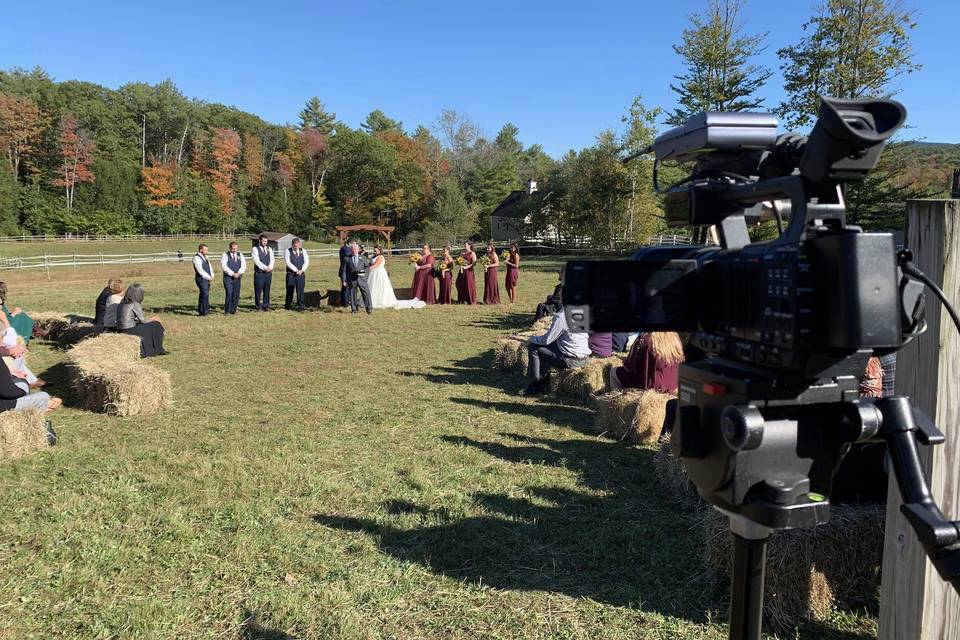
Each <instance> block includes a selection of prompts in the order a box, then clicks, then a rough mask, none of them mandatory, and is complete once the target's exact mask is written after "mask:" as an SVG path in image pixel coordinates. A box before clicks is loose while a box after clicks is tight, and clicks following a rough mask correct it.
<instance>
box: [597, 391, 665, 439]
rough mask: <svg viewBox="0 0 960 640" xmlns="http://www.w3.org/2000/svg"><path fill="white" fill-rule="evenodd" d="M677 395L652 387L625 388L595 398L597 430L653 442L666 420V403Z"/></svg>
mask: <svg viewBox="0 0 960 640" xmlns="http://www.w3.org/2000/svg"><path fill="white" fill-rule="evenodd" d="M670 402H674V403H675V402H676V398H675V397H674V396H672V395H669V394H666V393H659V392H658V391H654V390H653V389H628V390H626V391H623V392H615V393H608V394H606V395H603V396H600V397H599V398H597V420H596V423H595V426H596V429H597V431H599V432H600V433H603V434H607V435H610V436H612V437H614V438H616V439H617V440H629V441H630V442H633V443H636V444H647V445H649V444H654V443H656V442H657V440H658V439H659V438H660V434H661V433H662V432H663V427H664V423H665V422H666V420H667V405H668V403H670Z"/></svg>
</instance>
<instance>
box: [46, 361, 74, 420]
mask: <svg viewBox="0 0 960 640" xmlns="http://www.w3.org/2000/svg"><path fill="white" fill-rule="evenodd" d="M38 377H40V378H42V379H43V380H45V381H46V382H47V386H45V387H44V388H43V391H46V392H47V393H49V394H50V395H52V396H56V397H58V398H62V399H63V406H65V407H71V408H74V409H82V407H81V406H80V402H79V400H78V399H77V396H76V394H74V392H73V387H71V386H70V371H69V370H68V369H67V364H66V363H65V362H58V363H57V364H55V365H53V366H52V367H49V368H47V369H45V370H44V371H42V372H41V373H40V374H38Z"/></svg>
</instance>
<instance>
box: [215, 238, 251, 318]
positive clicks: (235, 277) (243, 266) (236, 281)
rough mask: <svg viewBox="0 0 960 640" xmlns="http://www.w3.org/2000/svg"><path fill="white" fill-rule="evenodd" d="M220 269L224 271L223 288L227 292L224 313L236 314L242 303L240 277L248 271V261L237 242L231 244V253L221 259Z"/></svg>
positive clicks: (226, 253) (228, 252) (227, 252)
mask: <svg viewBox="0 0 960 640" xmlns="http://www.w3.org/2000/svg"><path fill="white" fill-rule="evenodd" d="M220 268H221V269H223V288H224V289H225V290H226V292H227V300H226V302H225V303H224V308H223V312H224V313H226V314H234V313H236V312H237V304H238V303H239V302H240V276H242V275H243V272H244V271H246V270H247V259H246V258H244V257H243V254H242V253H240V245H238V244H237V243H236V242H231V243H230V249H229V251H225V252H224V254H223V257H222V258H220Z"/></svg>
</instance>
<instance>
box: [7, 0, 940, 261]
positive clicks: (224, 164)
mask: <svg viewBox="0 0 960 640" xmlns="http://www.w3.org/2000/svg"><path fill="white" fill-rule="evenodd" d="M744 11H745V4H744V0H708V1H707V3H706V5H705V8H704V9H703V10H702V11H701V12H698V13H696V14H694V15H692V16H691V17H690V20H689V25H688V27H687V29H685V30H684V31H683V33H682V34H680V38H679V42H678V43H677V44H676V45H675V46H674V48H673V49H674V53H675V55H677V56H679V57H680V59H681V61H682V62H683V68H684V72H683V73H681V74H680V75H678V76H677V77H676V78H675V82H674V83H673V84H672V85H671V87H672V89H673V92H674V94H675V97H676V104H674V105H672V107H670V108H669V109H665V108H664V107H661V106H651V105H646V104H644V102H643V101H642V99H641V98H640V97H637V98H636V99H635V100H634V102H633V103H632V104H631V105H630V107H629V108H628V109H627V110H626V112H625V113H624V116H623V122H622V126H621V127H620V129H619V130H617V131H614V130H607V131H603V132H601V133H600V134H599V135H598V136H597V138H596V142H595V144H594V145H592V146H591V147H589V148H586V149H581V150H579V151H573V150H572V151H570V152H568V153H567V154H565V155H563V156H562V157H561V158H558V159H554V158H551V157H550V156H548V155H547V154H546V153H544V151H543V149H542V148H541V147H540V146H539V145H536V144H533V145H530V146H524V145H523V144H522V143H521V142H520V139H519V133H520V132H519V130H518V129H517V127H516V126H515V125H513V124H511V123H507V124H504V125H503V126H502V127H501V128H500V130H499V131H498V132H497V134H496V135H495V136H488V135H485V134H484V132H483V131H482V130H481V129H480V127H479V126H477V124H476V123H475V122H474V121H473V120H472V119H471V118H470V117H469V116H467V115H466V114H463V113H458V112H455V111H452V110H445V111H443V112H441V113H440V115H439V116H438V117H437V118H436V119H435V120H434V121H433V122H432V123H429V126H424V125H419V126H416V127H413V128H406V127H404V125H403V123H401V122H398V121H396V120H394V119H392V118H390V117H389V116H388V115H387V114H385V113H384V112H383V111H381V110H379V109H376V110H374V111H372V112H371V113H370V114H369V115H368V116H367V118H366V120H365V121H364V122H363V123H361V124H360V125H359V126H358V127H356V128H353V127H351V126H349V125H348V124H347V123H344V122H342V121H341V120H339V119H337V117H336V114H335V113H333V112H331V111H329V110H328V109H327V107H326V106H325V105H324V103H323V102H322V101H321V100H320V99H319V98H318V97H313V98H310V99H309V100H307V101H306V103H305V104H304V107H303V109H302V111H300V113H299V121H298V122H297V123H295V124H287V125H277V124H273V123H269V122H266V121H264V120H263V119H261V118H259V117H258V116H256V115H254V114H250V113H246V112H244V111H241V110H239V109H235V108H233V107H228V106H224V105H220V104H211V103H206V102H202V101H199V100H196V99H190V98H188V97H187V96H184V95H183V94H182V93H181V92H180V90H179V89H177V87H176V86H175V85H174V83H173V82H172V81H170V80H167V81H164V82H161V83H159V84H157V85H149V84H145V83H130V84H126V85H123V86H121V87H119V88H118V89H116V90H114V89H109V88H106V87H102V86H99V85H96V84H93V83H89V82H82V81H66V82H55V81H54V80H53V79H51V78H50V77H49V76H48V75H47V74H46V73H45V72H44V71H43V70H42V69H39V68H36V69H33V70H31V71H25V70H22V69H12V70H9V71H0V155H2V156H3V158H4V160H5V162H4V163H3V166H2V167H0V234H17V233H21V232H29V233H38V234H43V233H70V232H74V233H92V234H114V233H210V232H227V233H232V232H238V231H255V230H261V229H270V230H282V231H292V232H294V233H297V234H299V235H303V236H306V237H316V238H321V237H324V236H325V235H326V234H327V232H328V231H329V230H330V229H331V228H332V227H333V226H334V225H337V224H359V223H369V222H378V223H382V224H391V225H394V226H396V227H397V228H398V233H399V235H400V236H408V237H411V238H415V239H420V238H424V239H428V240H431V241H433V242H448V241H452V240H457V239H463V238H470V237H483V236H485V235H486V234H487V222H486V219H487V218H486V217H487V215H489V213H490V212H492V211H493V209H494V208H495V207H496V206H497V205H498V204H499V203H500V202H501V201H502V200H503V198H504V197H506V196H507V195H509V194H510V192H511V191H513V190H516V189H521V188H522V187H523V185H524V184H525V183H526V181H527V180H529V179H535V180H537V181H538V183H539V187H540V188H539V191H538V192H537V193H536V194H535V195H534V196H533V197H530V198H526V199H525V200H524V201H523V203H522V205H521V207H520V210H519V214H520V215H521V217H526V219H527V220H528V221H529V225H528V228H527V231H528V232H537V231H541V232H542V231H549V232H550V233H552V234H556V235H557V236H558V237H559V238H560V239H562V240H565V239H573V238H585V237H586V238H589V239H590V240H591V241H593V242H594V243H596V244H599V245H612V244H614V243H617V242H642V241H643V240H645V239H646V238H647V237H649V235H650V234H651V233H654V232H656V231H658V230H659V229H658V228H659V227H660V224H661V223H660V219H661V211H662V210H661V202H660V199H659V196H658V195H657V194H656V193H654V191H653V190H652V188H651V183H652V159H651V158H648V157H645V158H640V159H639V160H638V161H637V162H633V163H630V164H626V165H625V164H623V163H622V162H621V161H620V159H621V158H622V157H623V156H624V155H626V154H629V153H634V152H636V151H639V150H640V149H642V148H644V147H645V146H646V145H647V144H649V143H650V142H651V141H652V140H653V138H654V137H655V135H656V133H657V123H658V120H665V122H666V123H667V124H679V123H682V122H683V121H685V119H686V118H687V117H689V116H690V115H692V114H694V113H697V112H699V111H702V110H717V111H721V110H723V111H742V110H769V109H773V110H774V111H775V112H776V113H777V114H778V115H779V116H780V117H781V119H782V120H783V121H784V122H785V123H786V124H788V125H789V126H790V127H799V128H803V127H808V126H810V124H812V122H813V119H814V116H815V113H816V109H817V106H818V104H817V96H818V95H819V94H821V93H823V94H827V95H832V96H836V97H841V98H859V97H864V96H868V95H890V94H892V93H894V91H893V88H894V83H895V80H896V79H897V78H898V77H899V76H901V75H903V74H907V73H912V72H913V71H916V70H917V69H918V68H919V67H918V65H917V64H916V63H915V62H914V61H913V50H912V48H911V45H910V39H909V35H910V32H911V30H912V29H913V28H914V26H915V22H914V15H913V13H911V12H910V11H907V10H904V9H903V8H902V7H901V5H900V4H899V2H897V1H896V0H828V1H827V2H825V3H822V4H818V5H817V6H816V8H815V9H814V13H813V15H812V16H811V18H810V20H809V21H808V22H806V23H805V24H804V25H803V27H802V34H801V37H800V38H799V39H798V40H797V41H796V42H795V43H793V44H791V45H789V46H786V47H783V48H781V49H780V50H778V51H777V55H778V58H779V60H780V66H781V71H782V76H783V78H784V90H785V93H786V95H787V98H786V99H785V100H784V101H783V102H782V103H780V104H778V105H767V104H765V99H764V93H763V92H764V90H765V88H766V86H767V85H768V83H769V81H770V79H771V78H772V77H773V72H772V71H771V70H770V69H767V68H765V67H763V66H762V65H759V64H756V63H755V62H754V60H755V58H756V55H757V53H758V52H760V51H762V50H763V48H764V47H765V46H766V44H765V42H766V39H767V36H768V34H767V33H765V32H759V33H751V32H749V31H748V30H747V29H746V26H745V22H744V19H743V15H744ZM625 81H626V80H625ZM921 155H922V154H919V155H918V147H916V146H911V145H908V144H901V145H899V148H897V145H895V146H894V148H892V149H891V150H890V151H888V153H887V154H886V156H885V161H884V164H883V165H882V166H881V167H880V169H879V170H878V171H876V172H875V173H874V174H873V175H872V176H871V177H870V179H868V180H867V181H866V182H865V183H864V184H863V185H860V186H857V187H854V188H852V189H851V190H850V192H849V193H848V201H849V205H850V210H851V215H852V217H853V218H854V220H855V221H858V222H861V223H864V224H867V225H868V226H870V225H873V226H883V225H890V224H893V223H895V222H896V219H897V216H898V215H899V212H900V211H901V210H902V202H903V199H904V198H906V197H912V196H915V195H935V192H936V191H937V189H944V188H946V182H945V181H944V183H943V184H942V185H941V184H939V183H938V182H937V181H938V180H939V179H940V177H941V176H942V174H943V173H944V172H945V171H946V169H944V168H943V167H941V166H940V165H938V166H937V167H936V168H933V169H931V167H930V164H929V160H930V158H931V157H933V158H936V159H938V160H942V161H943V162H951V161H953V158H954V156H953V155H951V154H949V153H947V154H946V155H944V154H934V155H931V154H929V153H927V154H926V155H923V158H924V159H923V160H918V158H919V157H920V156H921ZM682 175H683V168H682V167H681V168H669V169H665V170H664V172H662V175H661V176H660V177H661V182H662V183H663V182H667V183H669V182H670V181H671V179H676V178H678V177H680V176H682Z"/></svg>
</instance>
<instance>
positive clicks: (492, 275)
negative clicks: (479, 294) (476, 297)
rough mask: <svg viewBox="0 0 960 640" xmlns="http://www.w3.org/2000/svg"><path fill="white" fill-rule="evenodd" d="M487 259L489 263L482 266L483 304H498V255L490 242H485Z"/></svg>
mask: <svg viewBox="0 0 960 640" xmlns="http://www.w3.org/2000/svg"><path fill="white" fill-rule="evenodd" d="M487 259H488V260H490V264H488V265H487V266H485V267H484V268H483V304H500V283H499V278H498V277H497V267H499V266H500V256H498V255H497V248H496V247H495V246H493V243H492V242H491V243H489V244H487Z"/></svg>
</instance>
